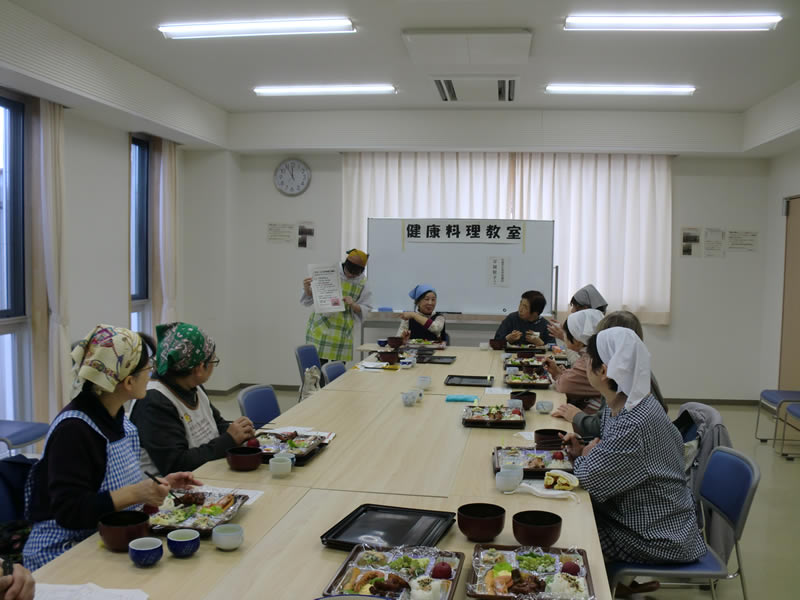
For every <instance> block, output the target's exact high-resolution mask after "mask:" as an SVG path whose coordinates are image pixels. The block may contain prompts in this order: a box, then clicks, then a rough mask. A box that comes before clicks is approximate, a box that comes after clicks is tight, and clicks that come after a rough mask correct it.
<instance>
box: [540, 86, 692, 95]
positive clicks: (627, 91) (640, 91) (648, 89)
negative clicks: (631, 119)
mask: <svg viewBox="0 0 800 600" xmlns="http://www.w3.org/2000/svg"><path fill="white" fill-rule="evenodd" d="M545 91H546V92H547V93H548V94H596V95H598V94H599V95H603V94H606V95H633V96H691V95H692V94H694V91H695V88H694V86H691V85H640V84H625V83H548V84H547V87H546V88H545Z"/></svg>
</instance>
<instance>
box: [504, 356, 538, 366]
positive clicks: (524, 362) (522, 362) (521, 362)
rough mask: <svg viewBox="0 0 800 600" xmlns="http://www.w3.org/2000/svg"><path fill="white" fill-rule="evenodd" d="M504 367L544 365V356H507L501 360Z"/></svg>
mask: <svg viewBox="0 0 800 600" xmlns="http://www.w3.org/2000/svg"><path fill="white" fill-rule="evenodd" d="M503 366H504V367H517V368H518V369H522V368H523V367H544V357H541V356H534V357H533V358H519V357H517V358H507V359H506V360H505V361H504V362H503Z"/></svg>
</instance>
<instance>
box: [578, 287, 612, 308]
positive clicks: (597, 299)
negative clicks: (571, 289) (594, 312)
mask: <svg viewBox="0 0 800 600" xmlns="http://www.w3.org/2000/svg"><path fill="white" fill-rule="evenodd" d="M572 298H573V299H574V300H575V302H577V303H578V304H580V305H581V306H589V307H591V308H596V309H598V310H604V309H605V308H606V307H607V306H608V302H606V299H605V298H603V296H601V295H600V292H598V291H597V288H596V287H594V286H593V285H592V284H591V283H590V284H589V285H585V286H583V287H582V288H581V289H579V290H578V291H577V292H575V295H574V296H572Z"/></svg>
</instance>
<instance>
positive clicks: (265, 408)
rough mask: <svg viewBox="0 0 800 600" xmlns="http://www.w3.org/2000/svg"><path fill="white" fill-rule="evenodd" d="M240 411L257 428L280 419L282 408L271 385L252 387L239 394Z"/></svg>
mask: <svg viewBox="0 0 800 600" xmlns="http://www.w3.org/2000/svg"><path fill="white" fill-rule="evenodd" d="M238 400H239V410H241V411H242V414H243V415H244V416H245V417H247V418H248V419H250V420H251V421H252V422H253V424H254V425H255V426H256V428H259V427H262V426H264V425H265V424H267V423H270V422H271V421H272V419H274V418H276V417H279V416H280V414H281V407H280V406H278V397H277V396H276V395H275V390H274V389H272V386H271V385H251V386H249V387H246V388H244V389H243V390H242V391H241V392H239V398H238Z"/></svg>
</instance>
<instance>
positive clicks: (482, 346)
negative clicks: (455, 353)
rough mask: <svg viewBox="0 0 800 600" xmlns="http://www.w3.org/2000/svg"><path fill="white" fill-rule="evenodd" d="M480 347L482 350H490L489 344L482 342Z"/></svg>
mask: <svg viewBox="0 0 800 600" xmlns="http://www.w3.org/2000/svg"><path fill="white" fill-rule="evenodd" d="M478 347H479V348H480V349H481V350H488V349H489V342H481V343H480V344H478Z"/></svg>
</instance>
